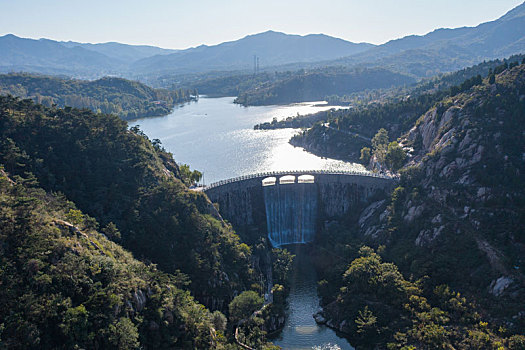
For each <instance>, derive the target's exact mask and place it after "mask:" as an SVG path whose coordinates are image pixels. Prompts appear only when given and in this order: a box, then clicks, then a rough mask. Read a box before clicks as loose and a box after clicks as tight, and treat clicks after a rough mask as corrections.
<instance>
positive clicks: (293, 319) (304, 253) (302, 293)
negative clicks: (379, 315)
mask: <svg viewBox="0 0 525 350" xmlns="http://www.w3.org/2000/svg"><path fill="white" fill-rule="evenodd" d="M294 254H295V261H294V272H293V275H292V279H291V281H290V286H291V287H290V295H289V296H288V299H287V302H288V318H287V320H286V323H285V325H284V329H283V330H282V332H281V333H280V334H279V335H278V336H276V337H275V338H274V339H272V341H273V343H274V344H275V345H279V346H281V347H282V348H283V349H296V350H300V349H301V350H302V349H316V350H351V349H353V347H352V346H350V344H349V343H348V341H347V340H346V339H344V338H340V337H338V336H337V334H336V333H335V331H333V330H332V329H330V328H328V327H326V326H323V325H318V324H317V323H316V322H315V320H314V318H313V317H312V315H313V314H315V313H316V312H317V311H319V310H320V307H319V298H318V296H317V276H316V273H315V269H314V266H313V264H312V262H311V261H310V257H309V256H308V249H306V247H305V246H296V247H295V249H294Z"/></svg>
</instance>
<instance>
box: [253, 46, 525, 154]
mask: <svg viewBox="0 0 525 350" xmlns="http://www.w3.org/2000/svg"><path fill="white" fill-rule="evenodd" d="M523 59H524V57H523V56H514V57H512V58H510V59H508V60H503V61H499V60H496V61H491V62H485V63H483V64H481V65H478V66H475V67H472V68H469V69H466V70H463V71H460V72H456V73H453V74H450V75H446V76H443V77H441V78H439V79H437V80H433V81H432V82H426V83H424V84H420V85H418V86H416V87H415V88H413V89H412V90H408V91H406V92H405V93H407V94H409V95H406V94H401V95H397V96H395V97H390V98H387V99H386V101H384V102H382V103H380V102H374V103H369V104H367V105H365V106H356V107H354V108H350V109H346V110H337V111H329V112H321V113H318V114H314V115H311V116H299V117H295V118H288V119H286V120H282V121H276V122H275V123H272V124H271V125H268V126H266V125H261V126H259V127H261V128H265V127H269V128H271V127H274V126H275V127H297V126H300V127H303V128H305V127H311V128H310V129H308V130H305V131H303V132H302V133H300V134H298V135H297V136H295V137H293V138H292V140H291V143H292V144H294V145H296V146H301V147H305V148H306V149H307V150H308V151H311V152H313V153H316V154H318V155H322V156H329V157H333V158H339V159H346V160H353V161H356V160H357V159H358V158H359V156H360V149H361V148H362V147H366V146H367V144H366V142H364V140H363V139H362V138H360V137H356V135H355V134H359V135H361V136H364V137H366V138H370V139H371V138H372V136H373V135H374V134H375V133H376V132H377V131H378V130H379V129H380V128H385V129H386V130H387V131H388V133H389V135H390V137H391V139H392V140H395V139H397V138H398V137H399V136H401V135H402V134H403V133H405V132H407V131H408V130H409V129H410V128H411V127H412V126H413V125H414V123H415V122H416V120H417V119H418V118H419V117H420V116H421V115H422V114H423V113H425V112H426V111H427V110H428V109H430V108H431V107H433V106H434V105H435V104H437V103H439V102H440V101H441V100H443V99H444V98H446V97H447V96H455V95H457V94H459V93H461V92H464V91H467V90H469V89H470V88H472V87H473V86H476V85H481V84H482V76H481V75H480V74H479V73H480V72H485V71H486V72H487V75H490V76H493V75H494V74H495V73H501V71H502V70H504V69H506V68H507V67H509V66H515V65H517V64H519V63H520V62H521V61H522V60H523ZM492 67H493V68H492ZM463 78H466V80H462V79H463ZM456 83H457V84H458V85H453V84H456ZM312 123H315V124H313V125H312Z"/></svg>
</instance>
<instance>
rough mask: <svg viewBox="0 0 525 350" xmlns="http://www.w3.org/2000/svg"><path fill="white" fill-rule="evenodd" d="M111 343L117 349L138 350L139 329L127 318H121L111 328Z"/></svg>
mask: <svg viewBox="0 0 525 350" xmlns="http://www.w3.org/2000/svg"><path fill="white" fill-rule="evenodd" d="M109 333H110V336H109V341H110V342H111V343H112V344H113V345H114V346H115V349H119V350H128V349H136V348H137V347H138V346H139V342H138V339H139V333H138V331H137V327H136V326H135V325H134V324H133V322H131V320H130V319H129V318H127V317H121V318H120V320H119V321H118V322H117V323H116V324H114V325H113V324H112V325H110V326H109Z"/></svg>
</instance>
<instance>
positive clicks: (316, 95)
mask: <svg viewBox="0 0 525 350" xmlns="http://www.w3.org/2000/svg"><path fill="white" fill-rule="evenodd" d="M414 82H415V79H414V78H412V77H409V76H407V75H403V74H399V73H394V72H392V71H388V70H385V69H356V70H349V71H348V70H344V69H343V70H341V69H339V68H333V69H330V68H326V69H321V70H316V71H313V72H307V71H304V70H300V71H297V72H294V74H291V75H290V76H285V77H283V78H281V79H278V80H276V81H275V82H268V83H266V84H262V85H255V86H254V87H252V88H251V89H249V90H247V91H243V92H241V93H240V94H239V96H238V97H237V98H236V99H235V103H239V104H242V105H245V106H252V105H270V104H285V103H292V102H304V101H320V100H323V99H324V98H325V97H326V96H327V95H334V94H335V95H338V94H339V95H343V94H345V93H352V92H356V91H363V90H367V89H380V88H389V87H392V86H403V85H409V84H412V83H414Z"/></svg>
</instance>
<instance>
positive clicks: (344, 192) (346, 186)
mask: <svg viewBox="0 0 525 350" xmlns="http://www.w3.org/2000/svg"><path fill="white" fill-rule="evenodd" d="M394 183H395V180H394V179H392V178H390V177H387V176H383V175H377V174H373V173H357V172H329V171H288V172H272V173H262V174H254V175H248V176H242V177H239V178H234V179H229V180H224V181H220V182H217V183H214V184H211V185H210V186H208V187H206V188H205V189H204V191H205V192H206V194H207V195H208V197H209V198H210V200H211V201H212V202H213V203H217V204H218V205H219V212H220V214H221V215H222V216H223V218H225V219H226V220H228V221H229V222H231V223H232V225H233V226H234V228H235V229H236V230H243V231H246V230H254V229H256V230H258V231H261V233H263V232H264V233H265V234H267V235H268V238H269V240H270V241H271V243H272V245H273V246H274V247H280V246H282V245H286V244H296V243H309V242H312V241H313V240H314V238H315V233H316V231H317V229H318V225H319V223H320V222H323V221H325V220H331V219H337V218H341V217H343V216H345V215H346V214H349V213H350V211H352V210H353V209H357V208H358V207H361V206H362V205H364V204H366V203H367V202H368V201H369V199H370V198H371V197H372V196H374V195H376V194H378V193H380V192H385V191H390V190H391V189H392V188H393V186H394Z"/></svg>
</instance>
